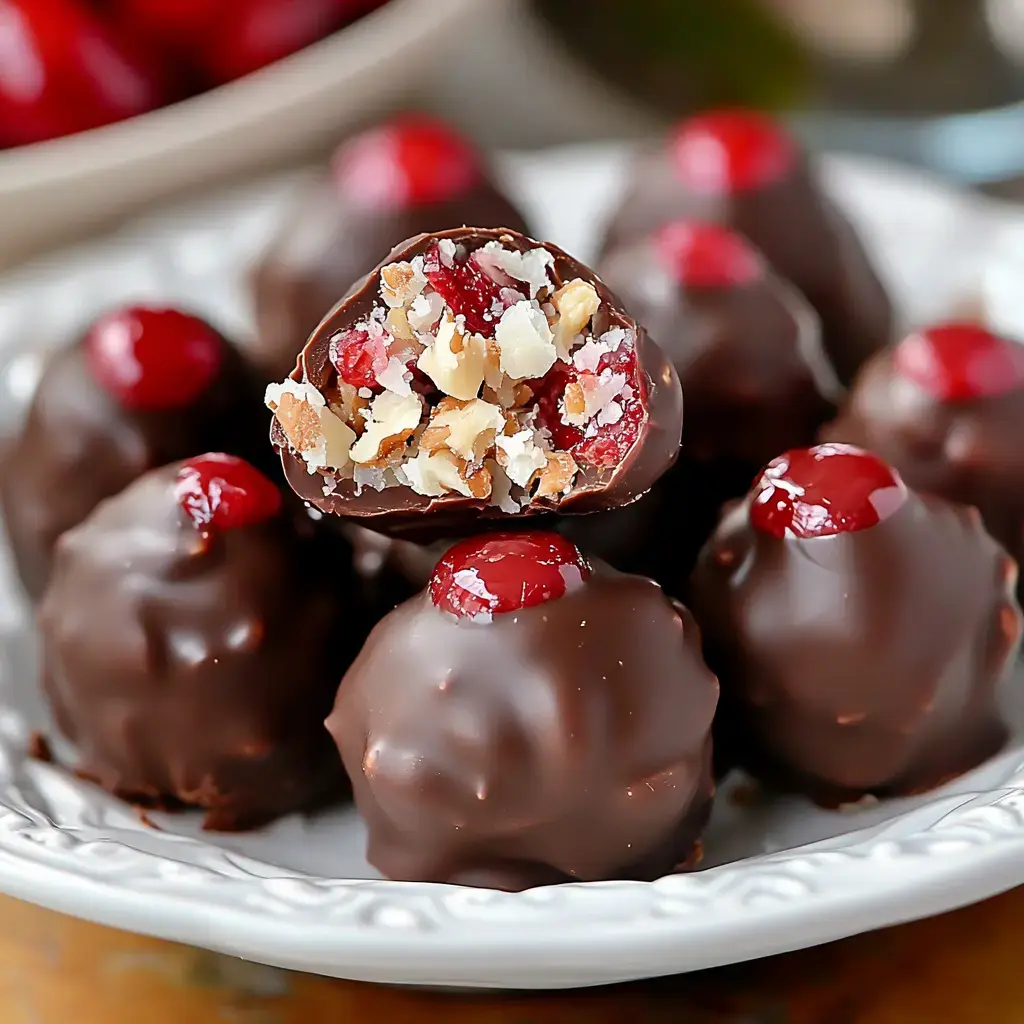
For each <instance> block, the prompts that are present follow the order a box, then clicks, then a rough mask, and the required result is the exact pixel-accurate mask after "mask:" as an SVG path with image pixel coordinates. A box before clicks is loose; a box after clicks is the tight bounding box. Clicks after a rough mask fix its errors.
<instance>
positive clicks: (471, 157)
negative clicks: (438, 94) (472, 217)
mask: <svg viewBox="0 0 1024 1024" xmlns="http://www.w3.org/2000/svg"><path fill="white" fill-rule="evenodd" d="M482 178H483V170H482V167H481V162H480V156H479V154H478V153H477V151H476V149H475V148H474V147H473V146H472V145H471V144H470V143H469V142H468V141H467V140H466V139H464V138H463V137H462V136H461V135H459V134H458V132H456V131H455V130H454V129H452V128H450V127H449V126H448V125H446V124H445V123H444V122H442V121H437V120H435V119H434V118H430V117H425V116H423V115H411V114H407V115H404V116H402V117H397V118H395V119H394V120H392V121H389V122H388V123H387V124H385V125H382V126H381V127H379V128H375V129H373V130H371V131H368V132H365V133H364V134H362V135H360V136H358V137H357V138H355V139H352V140H351V141H350V142H347V143H346V144H345V145H343V146H342V147H341V148H340V149H339V150H338V152H337V153H336V154H335V157H334V180H335V182H336V184H337V187H338V188H339V190H340V191H341V193H342V195H345V196H348V197H351V198H352V199H354V200H356V201H357V202H359V203H360V204H362V205H363V206H368V207H371V208H372V209H380V210H396V209H397V210H402V209H407V208H409V207H412V206H425V205H428V204H430V203H443V202H448V201H449V200H452V199H457V198H458V197H459V196H463V195H465V194H466V193H467V192H469V191H470V189H472V188H475V187H476V186H477V185H478V184H479V183H480V181H481V180H482Z"/></svg>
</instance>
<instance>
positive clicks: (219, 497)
mask: <svg viewBox="0 0 1024 1024" xmlns="http://www.w3.org/2000/svg"><path fill="white" fill-rule="evenodd" d="M175 497H176V498H177V499H178V504H179V505H180V506H181V508H182V510H183V511H184V512H185V514H186V515H187V516H188V517H189V519H191V520H192V525H193V526H195V528H196V529H197V530H207V529H213V530H235V529H238V528H239V527H242V526H254V525H256V524H257V523H262V522H264V521H266V520H267V519H272V518H273V517H274V516H276V515H277V514H278V512H280V511H281V492H280V490H278V488H277V486H276V485H275V484H274V483H273V482H272V481H270V480H268V479H267V477H265V476H264V475H263V474H262V473H261V472H260V471H259V470H258V469H256V467H255V466H252V465H250V464H249V463H248V462H246V461H245V459H239V458H237V457H236V456H234V455H224V454H223V453H221V452H210V453H208V454H207V455H200V456H197V457H196V458H194V459H189V460H188V462H186V463H184V465H182V467H181V469H180V470H179V471H178V483H177V486H176V487H175Z"/></svg>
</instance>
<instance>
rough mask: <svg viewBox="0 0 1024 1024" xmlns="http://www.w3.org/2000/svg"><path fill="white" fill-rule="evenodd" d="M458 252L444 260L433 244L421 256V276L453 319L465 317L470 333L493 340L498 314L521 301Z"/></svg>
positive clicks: (443, 256)
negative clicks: (439, 298)
mask: <svg viewBox="0 0 1024 1024" xmlns="http://www.w3.org/2000/svg"><path fill="white" fill-rule="evenodd" d="M474 257H475V254H474V255H471V256H466V254H465V253H464V252H462V251H459V252H456V254H455V255H454V256H452V257H448V256H447V255H445V254H444V253H442V252H441V247H440V245H439V244H438V243H437V242H436V241H435V242H431V243H430V247H429V248H428V249H427V251H426V252H425V253H424V254H423V273H424V274H426V277H427V280H428V281H429V282H430V284H431V285H432V286H433V288H434V291H436V292H437V293H438V295H440V296H441V298H442V299H444V301H445V303H446V304H447V305H448V307H449V308H450V309H451V311H452V312H453V313H454V314H455V315H456V316H464V317H465V318H466V326H467V327H468V328H469V330H470V331H471V332H472V333H473V334H479V335H480V336H481V337H484V338H493V337H494V329H495V327H497V325H498V321H499V320H500V319H501V314H502V313H504V312H505V310H506V309H507V308H508V307H509V306H510V305H512V304H513V303H514V302H518V301H519V300H520V299H522V298H524V297H525V296H523V295H522V294H521V293H520V292H519V291H518V289H515V288H510V287H508V286H505V285H501V284H499V283H498V282H497V281H495V280H494V278H493V277H491V276H490V274H488V273H487V272H486V271H485V270H483V269H482V268H481V267H480V265H479V264H478V263H477V262H476V259H475V258H474Z"/></svg>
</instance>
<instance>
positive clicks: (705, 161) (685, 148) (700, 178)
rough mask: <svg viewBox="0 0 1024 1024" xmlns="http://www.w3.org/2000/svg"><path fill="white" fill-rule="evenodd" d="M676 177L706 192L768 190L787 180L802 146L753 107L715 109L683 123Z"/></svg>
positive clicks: (674, 149)
mask: <svg viewBox="0 0 1024 1024" xmlns="http://www.w3.org/2000/svg"><path fill="white" fill-rule="evenodd" d="M672 153H673V157H674V158H675V167H676V176H677V177H678V178H679V180H680V181H681V182H682V183H683V184H684V185H686V187H687V188H690V189H692V190H693V191H694V192H698V193H700V194H702V195H730V194H732V193H735V192H745V191H747V190H749V189H757V188H764V187H765V186H766V185H771V184H774V183H775V182H777V181H779V180H781V179H782V178H784V177H785V176H786V175H787V174H789V172H790V171H791V170H792V169H793V166H794V165H795V164H796V162H797V159H798V156H799V150H798V148H797V145H796V143H795V142H794V141H793V139H792V138H791V137H790V136H789V135H788V134H787V133H786V131H785V130H784V129H783V128H782V126H781V125H780V124H778V122H776V121H774V120H773V119H772V118H770V117H768V116H766V115H765V114H759V113H757V112H756V111H753V110H712V111H708V112H707V113H704V114H698V115H697V116H696V117H692V118H690V120H688V121H684V122H683V123H682V124H680V125H679V126H678V127H677V128H676V131H675V136H674V138H673V140H672Z"/></svg>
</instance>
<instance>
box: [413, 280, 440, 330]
mask: <svg viewBox="0 0 1024 1024" xmlns="http://www.w3.org/2000/svg"><path fill="white" fill-rule="evenodd" d="M443 312H444V299H442V298H441V296H440V295H438V294H437V292H434V291H431V292H428V293H423V292H421V293H420V294H419V295H417V296H416V298H415V299H413V302H412V305H411V306H410V307H409V310H408V312H407V314H406V316H407V318H408V320H409V326H410V327H411V328H412V329H413V330H414V331H419V332H420V333H421V334H425V333H427V332H428V331H430V330H432V329H433V327H434V325H435V324H436V323H437V321H438V320H440V319H441V314H442V313H443Z"/></svg>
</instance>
